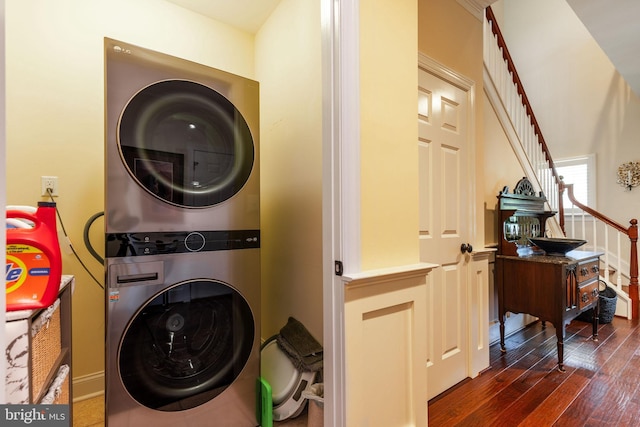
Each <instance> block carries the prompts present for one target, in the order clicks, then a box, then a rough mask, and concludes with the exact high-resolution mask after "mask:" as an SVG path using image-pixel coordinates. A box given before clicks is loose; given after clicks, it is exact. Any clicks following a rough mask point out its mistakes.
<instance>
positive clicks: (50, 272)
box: [5, 202, 62, 311]
mask: <svg viewBox="0 0 640 427" xmlns="http://www.w3.org/2000/svg"><path fill="white" fill-rule="evenodd" d="M7 218H17V219H25V220H28V221H31V222H32V223H33V227H31V228H8V229H7V266H6V268H5V280H6V292H7V296H6V300H7V311H15V310H31V309H38V308H44V307H48V306H50V305H51V304H53V303H54V302H55V300H56V298H57V296H58V291H59V290H60V279H61V275H62V259H61V256H60V245H59V244H58V232H57V229H56V204H55V203H54V202H38V208H37V210H36V212H35V213H29V212H25V211H21V210H11V209H9V210H7Z"/></svg>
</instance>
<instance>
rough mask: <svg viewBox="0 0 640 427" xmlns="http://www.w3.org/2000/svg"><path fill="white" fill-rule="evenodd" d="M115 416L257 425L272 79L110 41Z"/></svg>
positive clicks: (118, 424) (109, 366) (109, 395)
mask: <svg viewBox="0 0 640 427" xmlns="http://www.w3.org/2000/svg"><path fill="white" fill-rule="evenodd" d="M105 63H106V141H105V143H106V150H105V152H106V168H105V171H106V172H105V181H106V182H105V195H106V198H105V226H106V242H107V243H106V257H105V259H106V261H105V263H106V276H107V286H108V292H107V296H106V305H107V307H106V328H107V331H106V333H107V343H106V347H107V351H106V373H105V376H106V406H105V411H106V419H107V423H108V425H109V426H114V427H125V426H136V427H137V426H141V425H152V426H154V427H159V426H172V427H174V426H194V427H195V426H198V427H200V426H216V427H217V426H229V427H241V426H247V427H248V426H255V425H257V424H258V423H257V419H256V418H257V417H256V414H255V407H256V391H255V390H256V381H257V380H258V376H259V331H260V230H259V227H260V200H259V191H260V180H259V167H258V165H259V161H258V159H259V150H258V146H259V145H258V134H259V132H258V124H259V115H258V112H259V110H258V83H257V82H255V81H253V80H250V79H246V78H243V77H240V76H236V75H233V74H230V73H226V72H224V71H221V70H216V69H213V68H210V67H206V66H203V65H200V64H195V63H193V62H189V61H185V60H182V59H179V58H175V57H172V56H168V55H165V54H161V53H158V52H154V51H150V50H147V49H143V48H140V47H137V46H133V45H130V44H127V43H123V42H119V41H115V40H111V39H105Z"/></svg>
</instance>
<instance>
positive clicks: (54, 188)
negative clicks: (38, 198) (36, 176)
mask: <svg viewBox="0 0 640 427" xmlns="http://www.w3.org/2000/svg"><path fill="white" fill-rule="evenodd" d="M40 186H41V189H42V193H41V194H42V195H43V196H49V191H48V190H51V196H57V195H58V177H57V176H41V177H40Z"/></svg>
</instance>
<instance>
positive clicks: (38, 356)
mask: <svg viewBox="0 0 640 427" xmlns="http://www.w3.org/2000/svg"><path fill="white" fill-rule="evenodd" d="M31 336H32V338H31V348H32V350H31V399H32V400H33V401H35V400H36V398H37V397H38V396H39V395H40V393H41V392H42V389H43V387H44V386H46V384H45V382H46V380H47V377H48V376H49V374H50V373H51V369H52V368H53V366H54V365H55V363H56V360H57V359H58V356H59V355H60V351H61V348H62V345H61V338H60V300H56V302H55V303H54V304H53V305H51V306H50V307H49V308H47V309H46V310H44V311H43V312H42V313H40V315H39V316H38V317H37V318H36V319H35V320H34V321H33V323H32V325H31Z"/></svg>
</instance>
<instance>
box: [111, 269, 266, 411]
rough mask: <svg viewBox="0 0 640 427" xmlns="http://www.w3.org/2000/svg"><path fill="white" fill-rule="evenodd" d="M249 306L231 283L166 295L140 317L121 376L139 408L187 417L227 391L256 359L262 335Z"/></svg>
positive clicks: (130, 333)
mask: <svg viewBox="0 0 640 427" xmlns="http://www.w3.org/2000/svg"><path fill="white" fill-rule="evenodd" d="M255 333H256V331H255V327H254V320H253V315H252V313H251V310H250V308H249V305H248V303H247V301H246V300H245V299H244V298H243V297H242V296H241V295H240V294H239V293H238V292H237V291H236V290H235V289H233V288H231V287H230V286H227V285H226V284H224V283H221V282H217V281H213V280H211V281H209V280H197V281H189V282H185V283H182V284H178V285H176V286H173V287H171V288H168V289H165V290H164V291H163V292H161V293H160V294H159V295H157V296H155V297H154V298H153V299H151V300H150V301H148V302H147V303H146V304H145V305H144V306H143V307H141V309H140V310H139V311H138V312H137V314H136V315H135V317H134V318H133V320H132V321H131V322H130V323H129V325H128V327H127V328H126V330H125V333H124V335H123V339H122V341H121V343H120V348H119V353H118V368H119V371H120V378H121V379H122V383H123V384H124V387H125V388H126V389H127V391H128V393H129V394H130V395H131V396H132V397H133V398H134V399H135V400H137V401H138V402H139V403H140V404H142V405H144V406H146V407H148V408H152V409H156V410H160V411H182V410H186V409H190V408H193V407H196V406H199V405H201V404H204V403H206V402H208V401H210V400H212V399H214V398H215V397H216V396H218V395H219V394H220V393H222V392H223V391H224V390H225V389H226V388H227V387H229V386H230V385H231V384H232V382H233V381H234V380H235V379H236V378H237V377H238V376H239V375H240V372H241V371H242V369H243V368H244V366H245V364H246V363H247V361H248V360H249V357H250V354H251V349H252V346H253V341H254V337H255Z"/></svg>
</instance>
